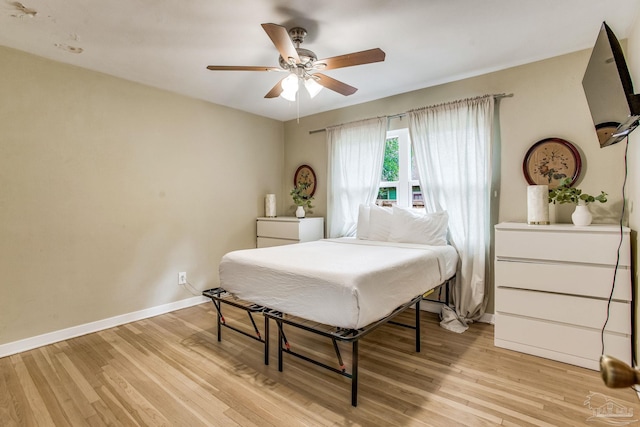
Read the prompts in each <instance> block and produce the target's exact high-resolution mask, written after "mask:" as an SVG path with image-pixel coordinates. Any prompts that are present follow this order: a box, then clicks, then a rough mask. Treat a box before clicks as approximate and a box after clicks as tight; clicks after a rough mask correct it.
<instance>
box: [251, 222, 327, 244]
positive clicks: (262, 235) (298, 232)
mask: <svg viewBox="0 0 640 427" xmlns="http://www.w3.org/2000/svg"><path fill="white" fill-rule="evenodd" d="M322 238H324V218H296V217H287V216H280V217H275V218H258V225H257V246H258V247H259V248H266V247H269V246H279V245H289V244H291V243H300V242H310V241H312V240H319V239H322Z"/></svg>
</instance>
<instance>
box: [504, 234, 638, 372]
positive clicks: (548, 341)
mask: <svg viewBox="0 0 640 427" xmlns="http://www.w3.org/2000/svg"><path fill="white" fill-rule="evenodd" d="M495 230H496V234H495V253H496V259H495V311H496V313H495V314H496V317H495V345H496V346H497V347H504V348H508V349H511V350H516V351H520V352H523V353H529V354H533V355H536V356H542V357H546V358H548V359H554V360H559V361H561V362H566V363H571V364H573V365H578V366H582V367H585V368H590V369H595V370H598V369H599V363H598V360H599V358H600V354H601V351H602V349H601V339H600V334H601V329H602V327H603V326H604V323H605V320H606V318H607V311H608V310H609V312H610V317H609V321H608V322H607V327H606V331H605V333H604V341H605V348H604V353H605V354H608V355H610V356H613V357H616V358H618V359H621V360H623V361H624V362H626V363H631V344H632V343H631V331H632V322H631V310H632V307H633V293H632V285H631V255H630V253H631V252H630V251H631V246H630V242H629V231H630V230H629V229H628V228H626V227H624V228H623V230H622V246H621V247H620V259H619V265H618V271H617V274H616V284H615V292H614V293H613V300H612V302H611V306H610V307H608V299H609V295H610V293H611V286H612V282H613V276H614V270H615V265H616V259H617V252H618V245H619V244H620V227H619V226H617V225H605V224H592V225H590V226H587V227H576V226H574V225H572V224H552V225H527V224H520V223H502V224H498V225H496V227H495Z"/></svg>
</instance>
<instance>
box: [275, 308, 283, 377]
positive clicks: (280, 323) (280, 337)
mask: <svg viewBox="0 0 640 427" xmlns="http://www.w3.org/2000/svg"><path fill="white" fill-rule="evenodd" d="M276 324H277V325H278V371H280V372H282V341H283V340H284V336H283V333H282V322H280V321H278V320H276Z"/></svg>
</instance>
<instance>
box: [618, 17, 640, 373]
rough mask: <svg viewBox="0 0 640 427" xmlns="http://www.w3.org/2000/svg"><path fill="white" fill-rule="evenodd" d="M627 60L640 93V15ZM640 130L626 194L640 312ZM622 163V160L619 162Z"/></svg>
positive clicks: (633, 138) (632, 142) (632, 143)
mask: <svg viewBox="0 0 640 427" xmlns="http://www.w3.org/2000/svg"><path fill="white" fill-rule="evenodd" d="M627 43H628V44H627V62H628V64H627V65H628V66H629V71H630V72H631V79H632V80H633V82H634V89H635V93H640V15H639V17H638V18H637V19H636V24H635V26H634V27H633V31H632V33H631V35H630V36H629V38H628V40H627ZM639 144H640V130H639V129H636V130H635V131H634V132H633V133H631V135H629V152H628V153H627V159H628V165H629V166H628V169H629V177H628V179H627V191H626V196H627V199H628V201H629V205H628V207H627V209H628V211H629V227H631V230H632V235H631V237H632V238H631V241H632V245H631V246H632V248H631V249H632V254H633V261H634V268H633V280H634V283H635V286H636V288H635V293H634V296H635V303H636V313H640V294H639V293H638V288H637V285H638V265H640V254H639V251H638V230H639V229H640V147H639V146H638V145H639ZM618 163H620V162H618ZM635 325H636V336H637V334H638V332H640V330H639V329H638V328H639V327H640V322H639V321H638V314H636V323H635ZM638 341H639V340H638V339H637V338H636V342H635V345H636V361H637V360H638V355H639V354H640V344H639V343H638Z"/></svg>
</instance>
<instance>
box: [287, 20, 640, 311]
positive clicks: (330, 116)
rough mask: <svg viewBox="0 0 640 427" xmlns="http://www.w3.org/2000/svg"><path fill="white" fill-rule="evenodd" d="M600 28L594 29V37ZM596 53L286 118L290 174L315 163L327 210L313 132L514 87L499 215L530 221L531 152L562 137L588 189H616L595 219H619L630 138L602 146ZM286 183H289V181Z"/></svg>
mask: <svg viewBox="0 0 640 427" xmlns="http://www.w3.org/2000/svg"><path fill="white" fill-rule="evenodd" d="M597 30H598V29H597V28H594V41H595V36H596V35H597ZM590 52H591V50H590V49H589V50H585V51H581V52H577V53H572V54H568V55H563V56H560V57H556V58H552V59H549V60H545V61H540V62H535V63H531V64H527V65H523V66H518V67H514V68H510V69H507V70H504V71H499V72H494V73H490V74H486V75H482V76H479V77H474V78H469V79H465V80H462V81H457V82H453V83H449V84H444V85H440V86H437V87H431V88H427V89H423V90H418V91H414V92H409V93H406V94H402V95H398V96H393V97H390V98H385V99H381V100H377V101H373V102H369V103H366V104H362V105H357V106H353V107H349V108H344V109H341V110H335V111H331V112H328V113H324V114H317V115H313V116H309V117H304V118H301V119H300V123H299V124H298V123H297V122H296V121H289V122H287V123H285V173H286V175H288V176H292V175H293V173H294V171H295V169H296V167H297V166H298V165H299V164H302V163H308V164H310V165H312V166H313V167H314V168H315V170H316V173H317V175H318V181H319V185H318V192H319V193H317V198H316V199H317V204H318V208H317V209H316V213H317V215H326V182H327V181H326V180H327V173H326V168H327V154H326V151H327V148H326V142H325V137H326V135H325V133H315V134H312V135H310V134H309V131H310V130H315V129H322V128H325V127H327V126H331V125H335V124H340V123H346V122H350V121H353V120H358V119H363V118H368V117H374V116H380V115H393V114H397V113H402V112H405V111H407V110H409V109H411V108H416V107H422V106H427V105H432V104H437V103H441V102H447V101H453V100H456V99H462V98H468V97H473V96H478V95H483V94H490V93H513V94H514V96H513V98H505V99H503V100H502V101H501V105H500V123H501V126H500V127H501V129H500V130H501V135H502V138H501V140H502V143H501V153H500V159H501V165H500V172H501V191H500V195H499V197H500V200H499V221H521V222H526V219H527V207H526V193H527V191H526V188H527V182H526V181H525V179H524V177H523V174H522V162H523V159H524V156H525V154H526V152H527V150H528V149H529V147H531V145H533V144H534V143H535V142H536V141H539V140H541V139H544V138H548V137H559V138H563V139H566V140H568V141H570V142H572V143H573V144H574V145H575V146H576V147H577V148H578V150H579V151H580V153H581V156H582V162H583V169H582V174H581V177H580V179H579V180H578V185H579V186H580V187H581V188H582V189H583V190H584V191H586V192H588V193H592V192H596V193H598V192H599V191H600V190H603V191H605V192H607V193H609V202H608V203H607V204H605V205H600V206H594V207H593V209H592V211H593V213H594V220H595V221H597V222H615V221H616V218H617V216H618V212H619V211H620V208H621V202H622V197H621V191H620V189H621V187H622V182H623V173H622V171H623V168H622V165H623V156H624V146H623V145H624V144H618V145H615V146H611V147H608V148H607V149H600V148H599V145H598V142H597V138H596V134H595V132H594V130H593V123H592V121H591V116H590V114H589V109H588V105H587V102H586V99H585V97H584V92H583V89H582V76H583V74H584V70H585V67H586V65H587V62H588V60H589V55H590ZM637 68H640V67H637ZM638 81H640V79H638ZM352 83H354V82H352ZM638 85H640V83H639V84H638ZM356 86H357V84H356ZM336 96H337V95H336ZM399 122H400V120H398V119H395V120H393V121H392V126H394V127H401V126H405V127H406V119H404V123H399ZM638 133H640V131H639V132H638ZM634 136H638V135H634ZM285 182H286V183H287V184H288V181H285ZM285 190H286V189H283V196H284V195H285V194H286V193H285ZM570 208H571V207H570V206H567V205H563V206H560V208H559V209H558V222H570V214H571V209H570ZM488 287H489V294H490V301H489V306H488V308H487V311H488V312H489V313H492V312H493V284H492V283H488Z"/></svg>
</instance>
